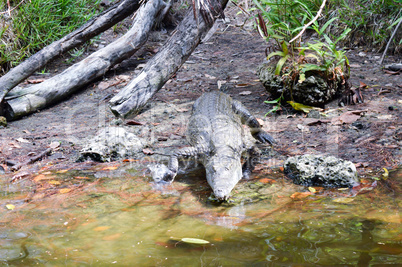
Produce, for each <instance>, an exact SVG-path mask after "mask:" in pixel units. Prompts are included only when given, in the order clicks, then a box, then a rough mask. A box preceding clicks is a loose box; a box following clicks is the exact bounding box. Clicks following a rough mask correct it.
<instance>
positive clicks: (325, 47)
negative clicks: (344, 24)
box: [254, 0, 350, 115]
mask: <svg viewBox="0 0 402 267" xmlns="http://www.w3.org/2000/svg"><path fill="white" fill-rule="evenodd" d="M254 2H255V3H256V6H257V7H258V8H259V11H260V13H259V14H258V15H257V17H256V24H257V28H258V31H259V33H260V35H261V36H262V37H263V38H265V39H267V40H271V39H273V40H274V41H275V43H276V46H274V47H273V50H274V51H272V52H271V53H269V54H268V55H267V60H270V59H271V58H273V57H279V59H278V61H277V63H276V67H275V72H274V73H275V75H278V76H281V77H282V81H283V83H284V86H285V87H286V88H288V89H287V90H289V91H290V92H291V90H292V88H293V85H294V84H295V83H297V82H298V83H303V82H304V80H305V79H306V73H307V72H318V73H322V75H320V76H323V77H324V78H326V79H327V80H339V79H341V80H343V81H344V80H345V79H347V76H349V61H348V59H347V57H346V55H345V52H344V51H342V50H339V49H337V43H338V42H339V41H340V40H342V39H344V38H345V36H346V35H347V34H348V33H349V32H350V29H346V30H344V32H343V33H342V34H340V35H339V37H337V38H334V37H333V36H332V38H330V37H329V35H328V34H326V31H327V29H328V27H329V26H330V25H331V24H332V23H333V22H334V21H335V20H336V19H337V18H336V17H334V18H332V19H330V20H328V21H326V22H325V23H324V24H323V25H322V26H321V27H320V25H319V23H318V22H317V21H314V20H313V21H314V22H313V23H312V25H311V26H310V31H311V30H313V31H315V32H316V33H317V35H318V38H319V39H318V40H316V41H313V42H307V43H305V44H304V45H303V46H301V45H300V43H298V44H297V43H296V42H294V43H291V42H290V40H291V39H293V38H294V37H295V36H296V35H297V34H298V33H299V32H300V30H301V29H302V28H303V26H304V25H305V24H306V23H307V22H308V21H310V20H312V19H313V18H314V16H315V13H316V12H317V8H318V6H319V5H320V4H321V1H301V0H300V1H299V0H295V1H290V0H261V1H259V0H254ZM308 2H310V3H309V4H310V5H308ZM312 2H314V3H312ZM333 39H335V41H333ZM299 42H300V41H299ZM271 48H272V47H271ZM345 73H346V74H345ZM335 78H336V79H335ZM335 83H336V82H334V86H336V85H335ZM290 95H291V93H290ZM283 99H284V95H283V93H282V95H281V97H280V98H278V99H275V100H272V101H267V102H266V103H270V104H275V103H276V104H277V105H276V106H275V107H274V108H273V109H271V110H270V111H269V112H268V113H267V114H269V113H271V112H275V111H277V110H278V109H279V107H280V101H281V100H283ZM291 100H292V103H295V102H294V101H293V97H292V99H291ZM296 104H298V103H296ZM267 114H266V115H267Z"/></svg>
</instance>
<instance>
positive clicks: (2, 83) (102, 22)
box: [0, 0, 140, 115]
mask: <svg viewBox="0 0 402 267" xmlns="http://www.w3.org/2000/svg"><path fill="white" fill-rule="evenodd" d="M139 7H140V1H139V0H123V1H120V2H119V3H117V4H115V5H113V6H112V7H110V8H109V9H107V10H105V11H103V12H102V13H101V14H99V15H98V16H96V17H94V18H92V19H91V20H89V21H88V22H87V23H85V24H84V25H83V26H81V27H80V28H79V29H77V30H76V31H74V32H72V33H70V34H68V35H66V36H65V37H63V38H62V39H60V40H58V41H56V42H54V43H52V44H50V45H48V46H46V47H45V48H43V49H42V50H40V51H39V52H37V53H36V54H35V55H33V56H31V57H30V58H28V59H27V60H26V61H24V62H23V63H21V64H20V65H18V66H16V67H15V68H13V69H11V70H10V71H9V72H8V73H7V74H5V75H4V76H2V77H0V103H2V102H3V99H4V97H5V96H6V94H7V93H8V92H9V91H10V90H11V89H12V88H14V87H15V86H16V85H18V84H19V83H20V82H22V81H23V80H25V79H26V78H27V77H29V76H30V75H31V74H33V73H34V72H35V71H37V70H38V69H41V68H43V67H44V66H45V65H46V64H47V63H48V62H49V61H50V60H52V59H54V58H55V57H57V56H59V55H61V54H62V53H65V52H67V51H69V50H70V49H72V48H74V47H76V46H78V45H80V44H83V43H84V42H85V41H87V40H89V39H91V38H92V37H94V36H96V35H98V34H100V33H102V32H103V31H105V30H107V29H108V28H110V27H112V26H113V25H115V24H116V23H118V22H119V21H121V20H123V19H124V18H126V17H127V16H129V15H130V14H132V13H133V12H134V11H135V10H137V9H138V8H139ZM2 113H3V112H2V111H1V108H0V115H1V114H2Z"/></svg>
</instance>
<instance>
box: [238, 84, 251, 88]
mask: <svg viewBox="0 0 402 267" xmlns="http://www.w3.org/2000/svg"><path fill="white" fill-rule="evenodd" d="M250 85H251V84H249V83H238V84H236V87H247V86H250Z"/></svg>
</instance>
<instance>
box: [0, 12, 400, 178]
mask: <svg viewBox="0 0 402 267" xmlns="http://www.w3.org/2000/svg"><path fill="white" fill-rule="evenodd" d="M237 12H238V10H237V9H235V8H234V7H233V6H229V7H228V10H227V12H226V15H227V19H226V20H225V21H219V22H217V23H216V25H215V26H214V29H213V30H215V33H214V34H213V35H212V37H210V38H209V39H207V40H204V41H203V43H202V44H200V45H199V46H198V47H197V49H196V50H195V52H194V53H193V55H192V56H190V58H189V59H188V61H187V62H186V63H185V64H184V65H183V66H182V68H181V69H180V70H179V71H178V72H177V74H176V75H175V76H174V77H173V78H172V79H171V80H169V81H168V83H167V84H166V85H165V86H164V87H163V88H162V89H161V90H160V91H159V92H158V93H157V94H156V95H155V96H154V97H153V99H152V100H151V101H150V103H149V104H148V106H147V108H146V109H145V110H144V111H143V112H142V113H141V114H139V115H138V116H137V117H135V118H132V119H131V120H135V121H136V122H139V124H140V125H129V126H127V127H128V128H129V129H130V131H132V132H134V133H136V134H138V135H139V136H140V137H142V138H144V139H146V140H147V142H148V151H144V152H145V153H147V154H149V152H150V151H154V152H168V151H171V150H172V149H174V148H175V147H180V146H184V145H185V144H186V139H185V136H184V133H185V125H186V121H187V120H188V117H189V116H190V111H191V104H192V103H193V102H194V100H195V99H196V98H197V97H198V96H200V95H201V94H202V93H203V92H207V91H210V90H216V89H217V87H218V86H217V84H218V82H219V83H227V84H228V85H229V86H230V88H231V90H230V94H231V96H232V97H233V98H235V99H237V100H240V101H241V102H242V103H243V104H244V105H245V106H246V107H247V108H249V109H250V111H251V112H252V113H253V114H254V115H255V116H256V117H258V118H259V119H261V121H263V122H264V128H265V129H266V130H267V131H268V132H269V133H271V134H272V136H273V137H274V138H275V139H276V140H277V141H278V144H277V145H276V146H275V147H274V148H273V149H274V151H275V153H273V156H272V157H271V156H270V159H267V160H266V161H265V162H263V163H264V164H265V166H266V167H267V168H269V167H279V166H281V165H282V163H283V160H284V159H286V157H289V156H293V155H300V154H307V153H313V154H322V153H324V154H331V155H335V156H338V157H340V158H343V159H346V160H350V161H352V162H353V163H355V164H356V166H357V167H358V170H359V171H360V172H361V173H365V172H370V171H372V172H379V171H380V170H381V169H382V168H384V167H385V168H388V169H393V168H397V166H400V165H401V142H402V126H401V110H402V93H401V88H402V78H401V75H400V74H399V75H390V74H387V73H386V72H384V71H383V70H382V69H381V67H380V65H379V64H378V61H379V57H380V54H378V53H374V52H372V51H371V50H370V51H367V50H366V49H365V48H354V49H350V50H348V52H347V56H348V58H349V60H350V64H351V82H352V84H353V85H354V86H356V87H358V86H359V84H360V82H363V83H365V84H367V85H368V87H367V88H366V89H363V92H362V93H363V96H364V99H365V101H364V103H363V104H358V105H351V106H346V107H343V108H339V107H338V105H337V103H338V101H337V100H335V101H333V102H332V103H330V104H328V105H327V106H326V109H325V110H326V112H325V113H326V117H321V118H320V121H318V120H317V119H314V118H307V116H306V115H305V114H303V113H299V112H295V111H292V110H291V109H290V108H289V109H284V110H282V112H281V113H279V114H276V115H275V114H274V115H272V114H270V115H269V116H267V117H265V116H264V115H265V113H267V112H268V111H269V110H270V109H271V108H272V106H271V105H269V104H264V100H267V99H270V96H269V94H268V93H267V92H266V91H265V89H264V88H263V86H262V84H261V83H260V82H259V81H258V77H257V75H256V69H257V66H258V65H259V64H261V63H262V62H263V61H264V58H265V49H266V47H267V45H266V43H265V42H264V40H262V38H260V37H259V35H258V34H257V33H256V31H255V30H253V29H252V24H251V22H250V21H247V22H246V23H245V24H244V25H243V23H244V21H245V17H243V16H236V13H237ZM129 23H130V21H129V20H127V21H126V22H125V24H122V25H129ZM117 30H118V31H119V32H117V33H116V32H114V31H113V30H108V31H107V32H106V33H104V34H103V35H102V36H101V37H100V39H99V40H97V41H96V42H95V43H94V44H93V45H92V46H91V47H90V49H89V50H88V51H87V52H86V53H85V54H84V55H83V56H86V55H88V54H89V53H90V52H92V51H94V50H96V49H98V48H100V47H103V46H105V45H106V44H107V43H109V42H110V41H111V40H112V39H114V38H117V37H118V36H119V35H121V34H123V33H124V26H122V27H121V28H120V27H117ZM167 36H168V32H166V30H164V29H162V30H159V31H157V32H154V33H153V34H152V36H151V37H150V38H149V41H148V42H147V44H146V45H145V47H144V48H143V49H141V50H140V51H138V52H137V53H136V54H135V55H134V56H133V57H132V58H130V59H128V60H126V61H124V62H122V63H121V64H119V65H117V66H115V67H114V68H113V69H112V70H111V71H109V72H108V73H107V74H106V75H105V77H104V79H102V80H99V81H97V82H95V83H93V84H90V85H89V86H87V87H86V88H83V89H82V90H81V91H80V92H78V93H76V94H74V95H73V96H71V97H70V98H68V99H65V101H63V102H62V103H59V104H57V105H55V106H53V107H50V108H48V109H45V110H41V111H40V112H37V113H35V114H32V115H30V116H27V117H25V118H22V119H20V120H18V121H13V122H9V123H8V126H7V127H5V128H1V129H0V165H1V166H2V167H3V169H4V170H5V172H10V171H11V170H10V166H8V164H9V163H12V162H14V163H20V162H24V161H26V160H28V159H29V158H30V157H33V156H35V155H38V154H39V153H41V152H42V151H44V150H46V149H47V148H48V147H49V145H50V144H51V143H52V142H59V143H60V146H59V147H57V148H55V149H54V150H53V152H52V154H51V155H49V156H48V157H46V158H44V159H43V160H42V161H38V162H36V163H34V164H30V165H29V166H23V167H22V168H21V170H20V171H19V173H21V172H34V171H36V170H39V169H40V168H42V167H43V166H54V167H55V168H57V166H58V165H66V164H72V163H73V162H75V161H76V159H77V158H78V156H79V151H80V149H81V148H82V147H83V145H84V144H86V142H87V140H88V138H91V137H93V136H94V135H95V134H96V132H97V131H98V130H99V129H100V128H102V127H105V126H107V125H115V124H123V125H126V123H127V122H128V121H130V120H126V121H122V120H120V119H116V118H115V117H114V116H113V114H112V113H111V112H110V110H109V108H108V100H109V99H110V98H111V97H112V96H113V95H115V94H116V93H117V92H118V91H119V90H120V89H121V88H123V87H124V86H125V85H126V84H127V82H128V81H129V80H130V79H131V78H132V77H134V76H135V75H136V74H138V73H139V72H140V70H141V68H142V67H143V66H144V65H143V64H145V63H146V61H147V59H149V58H150V57H152V55H154V54H155V53H156V52H157V50H158V48H159V47H160V46H161V45H162V44H163V42H164V40H165V39H166V37H167ZM67 59H68V58H67V57H66V58H64V57H62V58H60V59H58V60H57V61H55V62H54V63H52V64H50V65H49V66H47V67H46V70H48V71H49V74H45V75H34V76H32V77H30V79H31V80H35V79H43V78H48V77H50V76H51V75H54V74H55V73H58V72H61V71H62V70H63V69H64V68H66V67H67V64H66V63H65V61H66V60H67ZM77 60H78V59H77ZM401 61H402V58H401V57H399V58H398V57H396V56H389V57H387V58H386V63H398V62H399V63H400V62H401ZM353 110H360V111H362V113H361V115H358V116H357V118H355V119H354V121H353V120H352V121H347V122H346V123H343V124H340V125H337V123H336V122H335V119H334V120H332V119H333V118H336V117H339V116H340V115H342V114H345V113H346V112H347V111H353ZM331 120H332V122H331ZM131 124H132V121H131ZM261 148H262V149H263V150H264V149H265V148H264V146H261ZM141 154H142V153H141ZM147 156H148V155H146V154H142V155H139V157H140V158H144V157H147ZM7 163H8V164H7ZM0 170H1V169H0Z"/></svg>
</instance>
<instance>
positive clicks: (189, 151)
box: [154, 145, 206, 183]
mask: <svg viewBox="0 0 402 267" xmlns="http://www.w3.org/2000/svg"><path fill="white" fill-rule="evenodd" d="M205 152H206V149H205V146H203V145H198V146H195V147H183V148H181V149H178V150H177V151H175V152H174V153H173V154H172V155H171V156H170V159H169V165H168V169H167V170H166V171H165V172H164V173H163V174H162V175H160V176H162V177H159V180H160V181H163V182H167V183H172V182H173V180H174V178H175V177H176V175H177V171H178V169H179V159H183V158H189V157H200V156H201V155H203V154H205ZM154 180H155V179H154Z"/></svg>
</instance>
